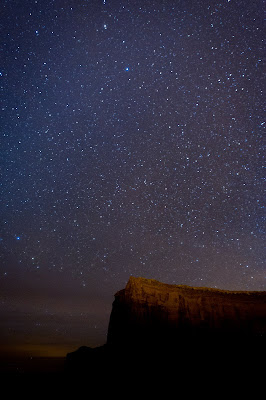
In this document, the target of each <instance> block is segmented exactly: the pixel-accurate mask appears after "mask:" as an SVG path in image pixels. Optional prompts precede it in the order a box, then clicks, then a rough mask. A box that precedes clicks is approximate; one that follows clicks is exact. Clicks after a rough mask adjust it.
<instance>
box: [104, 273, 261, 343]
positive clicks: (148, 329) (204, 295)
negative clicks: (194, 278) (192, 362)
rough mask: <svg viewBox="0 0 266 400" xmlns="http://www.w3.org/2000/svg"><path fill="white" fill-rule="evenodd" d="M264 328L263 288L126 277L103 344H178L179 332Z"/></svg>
mask: <svg viewBox="0 0 266 400" xmlns="http://www.w3.org/2000/svg"><path fill="white" fill-rule="evenodd" d="M265 334H266V292H244V291H225V290H218V289H209V288H198V287H189V286H183V285H168V284H164V283H161V282H158V281H155V280H152V279H143V278H134V277H131V278H130V279H129V281H128V283H127V285H126V288H125V289H123V290H121V291H119V292H118V293H116V295H115V301H114V303H113V309H112V313H111V317H110V323H109V330H108V337H107V344H108V345H110V346H128V345H130V346H132V345H134V344H136V345H137V346H140V345H143V346H147V345H149V344H152V346H153V345H154V344H155V343H156V344H157V346H158V345H168V344H169V345H170V346H171V347H172V346H173V345H175V346H180V342H179V340H180V338H181V337H183V339H186V338H188V337H193V338H194V339H199V338H200V340H202V339H204V338H207V340H210V337H211V338H215V339H216V338H217V337H221V338H226V337H227V338H228V337H229V338H232V337H236V338H237V340H239V339H240V338H248V337H255V336H256V337H257V336H263V335H265Z"/></svg>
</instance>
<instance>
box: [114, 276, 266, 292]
mask: <svg viewBox="0 0 266 400" xmlns="http://www.w3.org/2000/svg"><path fill="white" fill-rule="evenodd" d="M148 287H149V288H150V289H152V288H153V289H156V290H159V291H163V292H165V291H168V292H175V291H176V292H180V291H186V292H188V291H191V292H198V293H203V292H204V293H205V294H207V293H208V292H209V293H210V294H211V293H212V294H215V293H217V294H231V295H232V294H243V295H244V294H246V295H252V296H256V297H257V296H258V297H265V296H266V291H245V290H223V289H216V288H208V287H194V286H187V285H172V284H168V283H162V282H159V281H157V280H155V279H147V278H142V277H134V276H131V277H130V278H129V280H128V282H127V285H126V288H125V289H123V290H125V291H126V292H130V291H132V290H133V291H134V290H138V289H139V290H140V289H141V290H145V288H148ZM118 293H119V292H118ZM118 293H117V294H118Z"/></svg>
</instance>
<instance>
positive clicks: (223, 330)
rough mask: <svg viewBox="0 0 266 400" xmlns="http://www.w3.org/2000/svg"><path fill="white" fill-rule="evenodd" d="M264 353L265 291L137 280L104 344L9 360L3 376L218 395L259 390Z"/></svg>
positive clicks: (119, 301)
mask: <svg viewBox="0 0 266 400" xmlns="http://www.w3.org/2000/svg"><path fill="white" fill-rule="evenodd" d="M265 356H266V292H227V291H221V290H215V289H208V288H191V287H187V286H174V285H166V284H162V283H160V282H156V281H154V280H147V279H143V278H130V280H129V282H128V284H127V286H126V288H125V289H123V290H121V291H119V292H118V293H116V295H115V301H114V303H113V308H112V312H111V316H110V322H109V329H108V335H107V342H106V344H105V345H103V346H100V347H97V348H89V347H85V346H83V347H80V348H79V349H78V350H76V351H74V352H72V353H69V354H67V355H66V357H65V358H28V359H15V358H13V359H12V358H9V359H2V360H1V361H0V379H1V383H2V382H5V383H6V382H8V381H9V382H12V383H13V382H16V380H18V379H20V380H22V381H24V383H25V382H26V381H27V382H28V384H29V385H32V383H35V384H36V385H37V382H40V385H39V386H38V387H44V386H43V385H44V384H45V387H47V385H49V383H51V382H56V383H57V384H58V386H59V387H60V390H62V388H64V390H66V391H67V390H68V389H69V388H70V387H71V386H72V389H73V387H74V388H75V390H77V388H79V389H81V388H84V387H86V390H87V389H92V388H93V389H97V390H98V391H99V392H101V393H104V392H108V391H112V392H116V391H119V390H122V388H124V389H123V390H125V388H126V390H127V391H129V392H128V393H127V396H126V398H130V393H131V392H132V391H133V390H136V389H137V388H140V387H144V386H145V388H146V389H149V390H151V389H152V390H153V391H154V390H155V391H156V388H159V387H163V388H173V387H175V388H176V390H177V391H179V390H180V389H183V390H186V391H188V393H191V391H194V392H195V391H201V390H202V388H204V387H205V389H206V388H209V389H210V387H212V390H215V393H216V394H217V393H219V391H222V390H223V388H224V387H225V386H228V385H229V384H231V385H234V387H235V388H236V390H237V391H240V390H241V389H243V388H247V386H248V385H250V386H252V385H253V386H252V387H253V390H257V389H258V388H259V387H260V385H261V384H262V382H263V381H264V375H265V366H264V361H265ZM251 382H252V385H251ZM12 383H11V385H12ZM209 389H208V390H209ZM237 393H238V392H237ZM254 393H255V392H253V393H252V395H253V397H254ZM238 394H239V393H238ZM76 398H82V397H77V396H76Z"/></svg>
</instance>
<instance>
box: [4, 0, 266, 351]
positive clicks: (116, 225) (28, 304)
mask: <svg viewBox="0 0 266 400" xmlns="http://www.w3.org/2000/svg"><path fill="white" fill-rule="evenodd" d="M2 3H3V4H2V5H1V60H2V63H1V70H0V73H1V74H0V80H1V132H2V135H1V139H2V140H1V160H2V161H1V163H2V195H1V242H0V246H1V254H2V261H1V269H0V287H1V293H2V295H1V300H2V303H1V306H0V307H1V309H0V312H2V315H3V317H2V320H1V321H2V322H1V323H2V326H3V332H4V335H5V339H3V340H4V341H5V340H6V341H7V342H8V343H9V344H10V345H12V340H14V342H15V341H16V340H17V341H18V340H19V338H21V343H23V345H24V344H25V343H26V342H27V341H28V342H27V343H28V344H29V346H31V344H32V343H36V346H38V345H39V343H40V337H41V335H44V336H45V337H46V338H48V339H46V340H45V345H46V346H48V345H49V346H50V345H51V344H52V345H54V346H57V343H58V342H59V341H60V342H61V343H69V342H70V341H71V343H72V342H74V343H75V344H76V343H80V342H81V341H82V343H80V344H87V345H90V344H98V343H100V342H104V341H105V334H106V328H107V323H108V319H109V312H110V308H111V303H112V300H113V294H114V293H115V292H116V291H117V290H119V289H121V288H123V287H124V286H125V284H126V282H127V280H128V278H129V276H130V275H135V276H143V277H146V278H154V279H158V280H160V281H163V282H167V283H172V284H187V285H191V286H209V287H217V288H223V289H230V290H265V265H263V262H264V260H265V252H264V250H263V242H264V240H265V232H264V229H263V228H264V225H265V220H264V217H265V213H264V208H263V204H264V203H263V189H264V188H265V186H264V185H265V183H264V178H265V173H264V172H263V166H264V151H265V133H264V128H265V125H264V119H263V117H264V115H265V114H264V112H263V92H264V90H263V89H264V82H265V81H264V79H263V69H262V61H263V54H264V53H263V39H264V36H265V35H264V32H265V26H264V25H263V15H262V14H263V2H262V1H260V0H258V1H248V0H246V1H245V0H231V1H228V0H221V1H192V0H191V1H190V0H188V1H187V0H186V1H185V0H184V1H181V0H176V1H159V0H158V1H156V0H155V1H152V0H151V1H145V2H143V1H138V0H137V1H129V0H125V1H121V0H120V1H118V0H114V1H112V0H110V1H108V0H106V1H105V2H104V1H96V0H94V1H85V0H83V1H82V0H75V1H66V0H55V1H51V0H48V1H47V0H46V1H44V0H36V1H31V0H29V1H27V0H26V1H23V2H22V1H18V0H17V1H16V0H14V1H12V0H10V1H7V0H6V1H3V2H2ZM58 293H59V294H60V295H59V294H58ZM1 310H2V311H1ZM21 320H22V321H24V322H21ZM17 321H19V322H17ZM55 321H57V322H58V323H57V322H55ZM71 321H75V322H74V323H73V324H74V326H75V328H73V325H71V324H72V322H71ZM36 324H37V325H36ZM38 324H39V325H38ZM56 327H57V328H56ZM56 329H58V331H56ZM12 335H13V336H12ZM38 335H39V336H38ZM85 338H87V339H85ZM86 340H87V342H86V343H84V341H86ZM66 346H67V345H66Z"/></svg>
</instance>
